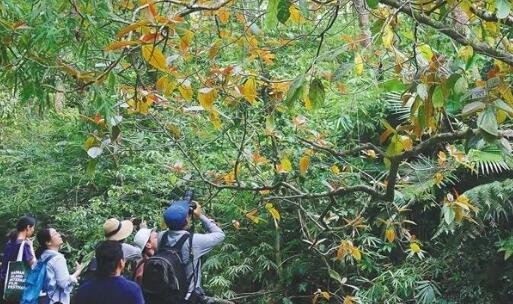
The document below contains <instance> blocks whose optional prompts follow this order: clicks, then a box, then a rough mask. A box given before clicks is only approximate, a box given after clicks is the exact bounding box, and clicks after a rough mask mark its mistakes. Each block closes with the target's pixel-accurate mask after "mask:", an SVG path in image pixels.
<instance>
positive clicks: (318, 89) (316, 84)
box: [308, 78, 326, 109]
mask: <svg viewBox="0 0 513 304" xmlns="http://www.w3.org/2000/svg"><path fill="white" fill-rule="evenodd" d="M308 97H309V98H310V100H311V101H312V106H313V108H314V109H318V108H319V107H321V106H322V105H323V104H324V99H325V98H326V93H325V92H324V86H323V85H322V81H321V80H320V79H319V78H315V79H314V80H312V83H310V91H309V92H308Z"/></svg>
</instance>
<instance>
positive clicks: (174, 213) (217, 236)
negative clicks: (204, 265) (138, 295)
mask: <svg viewBox="0 0 513 304" xmlns="http://www.w3.org/2000/svg"><path fill="white" fill-rule="evenodd" d="M194 220H199V221H200V222H201V224H202V226H203V228H204V230H205V232H206V233H194ZM164 221H165V223H166V225H167V227H168V230H167V231H165V232H161V233H160V234H159V243H158V248H159V251H161V250H165V248H176V247H177V244H179V246H180V247H181V250H180V249H179V252H180V253H181V254H180V255H181V262H182V264H183V265H184V269H185V277H186V280H187V284H188V285H187V286H188V289H187V291H185V292H184V294H185V300H186V303H191V304H193V303H213V301H212V300H211V299H210V298H208V297H207V296H206V295H205V293H204V292H203V289H202V288H201V257H202V256H204V255H206V254H207V253H208V252H210V251H211V250H212V248H214V247H215V246H217V245H219V244H220V243H221V242H222V241H223V240H224V238H225V234H224V232H223V230H221V228H219V226H217V225H216V223H215V222H214V221H213V220H210V219H208V218H207V217H206V216H205V215H203V213H202V209H201V206H200V205H199V203H198V202H195V201H192V200H191V199H185V200H180V201H174V202H173V203H172V204H171V206H169V207H168V208H167V209H166V211H165V212H164Z"/></svg>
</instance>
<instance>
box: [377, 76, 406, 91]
mask: <svg viewBox="0 0 513 304" xmlns="http://www.w3.org/2000/svg"><path fill="white" fill-rule="evenodd" d="M381 87H383V88H384V89H385V90H386V91H387V92H403V91H404V90H405V89H406V86H405V85H404V83H402V81H400V80H399V79H391V80H388V81H386V82H384V83H382V84H381Z"/></svg>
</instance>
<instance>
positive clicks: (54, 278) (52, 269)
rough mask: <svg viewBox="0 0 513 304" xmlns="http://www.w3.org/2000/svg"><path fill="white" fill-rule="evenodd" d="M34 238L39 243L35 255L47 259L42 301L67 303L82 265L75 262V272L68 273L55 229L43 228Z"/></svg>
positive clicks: (61, 242) (58, 234)
mask: <svg viewBox="0 0 513 304" xmlns="http://www.w3.org/2000/svg"><path fill="white" fill-rule="evenodd" d="M36 239H37V242H38V243H39V248H38V249H37V251H36V256H37V257H38V259H39V260H40V261H47V263H46V276H45V281H44V284H43V291H45V292H46V296H45V302H44V303H47V304H53V303H62V304H69V303H70V294H71V290H72V289H73V287H74V286H75V285H76V284H77V283H78V276H79V275H80V273H81V272H82V269H83V265H82V264H78V263H77V264H76V270H75V272H74V273H73V274H71V275H70V274H69V271H68V266H67V265H66V259H65V258H64V255H62V254H61V253H60V252H59V250H60V248H61V246H62V244H63V241H62V237H61V234H60V233H59V232H57V230H55V229H53V228H47V229H43V230H41V231H39V232H38V233H37V235H36Z"/></svg>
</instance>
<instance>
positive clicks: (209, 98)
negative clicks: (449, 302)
mask: <svg viewBox="0 0 513 304" xmlns="http://www.w3.org/2000/svg"><path fill="white" fill-rule="evenodd" d="M216 97H217V90H216V89H213V88H202V89H199V90H198V100H199V103H200V105H201V106H202V107H203V108H204V109H205V110H208V111H211V110H212V106H213V105H214V100H215V99H216Z"/></svg>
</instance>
